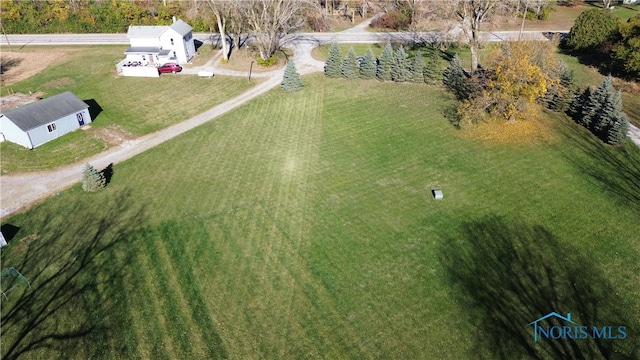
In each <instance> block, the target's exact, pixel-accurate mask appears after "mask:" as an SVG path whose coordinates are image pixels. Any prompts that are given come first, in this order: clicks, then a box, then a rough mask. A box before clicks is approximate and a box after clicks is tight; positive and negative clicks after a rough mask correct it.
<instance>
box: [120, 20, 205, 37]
mask: <svg viewBox="0 0 640 360" xmlns="http://www.w3.org/2000/svg"><path fill="white" fill-rule="evenodd" d="M168 29H171V30H173V31H175V32H177V33H178V34H180V35H182V36H185V35H187V34H188V33H189V32H190V31H191V30H193V28H192V27H191V26H189V24H187V23H186V22H184V21H182V20H177V21H176V22H174V23H173V24H171V26H139V25H129V30H127V37H128V38H129V39H135V38H152V39H157V38H159V37H160V35H162V33H164V32H165V31H167V30H168Z"/></svg>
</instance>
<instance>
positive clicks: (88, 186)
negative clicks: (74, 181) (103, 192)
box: [82, 164, 107, 191]
mask: <svg viewBox="0 0 640 360" xmlns="http://www.w3.org/2000/svg"><path fill="white" fill-rule="evenodd" d="M106 185H107V181H106V179H105V177H104V175H103V174H102V173H101V172H99V171H98V170H96V168H94V167H93V166H92V165H91V164H85V166H84V168H83V169H82V190H84V191H98V190H100V189H102V188H104V187H105V186H106Z"/></svg>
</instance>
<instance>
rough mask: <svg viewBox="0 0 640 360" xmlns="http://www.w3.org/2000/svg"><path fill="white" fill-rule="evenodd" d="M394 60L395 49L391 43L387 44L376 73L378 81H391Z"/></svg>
mask: <svg viewBox="0 0 640 360" xmlns="http://www.w3.org/2000/svg"><path fill="white" fill-rule="evenodd" d="M394 60H395V59H394V56H393V48H392V47H391V44H390V43H387V45H385V47H384V50H382V55H380V59H379V61H378V69H377V71H376V77H377V78H378V80H380V81H387V80H391V68H392V67H393V62H394Z"/></svg>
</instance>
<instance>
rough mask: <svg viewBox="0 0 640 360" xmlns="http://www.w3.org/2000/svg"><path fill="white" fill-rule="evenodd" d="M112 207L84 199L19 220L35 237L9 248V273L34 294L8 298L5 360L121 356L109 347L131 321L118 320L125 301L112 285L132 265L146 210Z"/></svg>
mask: <svg viewBox="0 0 640 360" xmlns="http://www.w3.org/2000/svg"><path fill="white" fill-rule="evenodd" d="M106 202H108V204H103V206H100V207H99V206H95V204H88V203H86V202H84V203H81V202H80V201H76V203H74V204H65V205H62V206H61V207H63V208H62V209H61V212H60V213H58V214H56V213H53V212H51V211H48V212H47V211H43V212H38V211H32V213H31V214H30V216H22V217H20V216H18V217H16V218H13V219H12V221H13V222H16V223H18V224H19V225H20V226H21V228H22V229H24V231H25V233H30V234H31V235H28V236H26V237H24V238H22V239H20V240H14V242H13V243H12V244H11V245H10V248H9V249H7V250H8V252H6V251H5V249H3V254H2V257H3V259H2V260H3V267H8V266H13V267H15V268H17V269H18V270H19V271H20V272H21V273H22V274H23V275H24V276H25V277H26V278H27V279H28V280H29V281H30V283H31V288H25V289H24V290H23V291H22V292H17V291H16V292H12V293H11V294H10V295H9V296H8V298H7V299H6V300H5V299H3V300H2V324H1V328H0V330H1V331H2V334H3V341H2V342H3V344H2V345H3V346H2V354H1V356H2V358H3V359H17V358H20V357H38V356H42V354H43V353H44V354H48V355H52V354H57V355H59V356H60V357H65V358H75V357H78V358H92V357H94V358H95V357H96V356H99V355H101V354H104V353H103V352H102V351H112V350H114V349H109V348H105V347H103V346H102V345H104V344H107V345H105V346H106V347H108V346H109V341H110V339H111V338H112V337H115V338H119V337H120V336H119V335H117V334H118V333H119V332H121V331H123V328H122V326H125V325H124V324H126V322H124V321H118V319H117V318H116V317H118V316H121V315H120V314H122V311H121V309H119V308H115V306H116V305H117V306H120V304H119V302H118V301H117V300H115V301H114V299H117V298H120V299H121V300H122V298H123V296H124V295H123V294H121V293H119V289H118V288H117V287H114V286H113V285H112V284H113V283H118V282H119V281H120V279H121V278H122V277H123V276H124V274H125V273H126V271H127V265H128V264H130V263H131V261H132V257H133V256H134V254H133V252H132V251H130V250H128V247H129V246H131V244H130V239H129V234H130V233H131V232H132V231H133V229H134V228H135V227H136V226H137V225H138V224H140V223H142V222H144V218H145V215H144V213H145V212H144V209H143V208H142V207H141V206H137V205H136V204H134V203H133V202H132V201H131V200H130V197H129V196H128V194H124V193H123V194H121V195H120V196H118V197H116V198H113V199H109V200H108V201H106ZM44 214H48V215H44ZM39 215H42V216H40V217H39ZM70 216H80V217H82V219H81V220H70V219H69V217H70ZM34 218H35V219H37V220H34ZM125 240H126V241H125ZM111 346H113V344H111ZM115 354H117V352H115V353H114V355H115ZM116 357H117V356H116Z"/></svg>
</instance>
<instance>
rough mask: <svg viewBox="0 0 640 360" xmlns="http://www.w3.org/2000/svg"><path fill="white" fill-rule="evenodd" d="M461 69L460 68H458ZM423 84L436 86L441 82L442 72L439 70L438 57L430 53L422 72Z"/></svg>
mask: <svg viewBox="0 0 640 360" xmlns="http://www.w3.org/2000/svg"><path fill="white" fill-rule="evenodd" d="M460 67H461V68H462V66H460ZM423 76H424V82H426V83H427V84H437V83H439V82H440V81H442V70H440V62H439V61H438V56H437V55H436V53H434V52H430V53H429V55H428V56H427V61H426V64H425V66H424V70H423Z"/></svg>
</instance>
